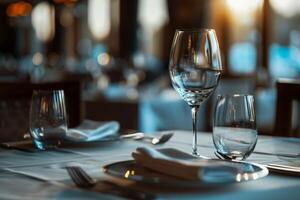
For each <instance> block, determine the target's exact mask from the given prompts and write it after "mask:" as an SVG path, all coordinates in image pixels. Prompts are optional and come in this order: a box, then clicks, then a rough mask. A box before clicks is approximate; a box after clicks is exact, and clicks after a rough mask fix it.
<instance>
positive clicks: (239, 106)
mask: <svg viewBox="0 0 300 200" xmlns="http://www.w3.org/2000/svg"><path fill="white" fill-rule="evenodd" d="M213 142H214V145H215V148H216V155H217V156H218V157H221V158H224V159H231V160H244V159H246V158H247V157H248V156H249V155H250V154H251V153H252V152H253V150H254V147H255V145H256V142H257V130H256V120H255V111H254V98H253V96H252V95H238V94H237V95H225V96H218V99H217V103H216V107H215V113H214V123H213Z"/></svg>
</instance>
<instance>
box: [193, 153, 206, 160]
mask: <svg viewBox="0 0 300 200" xmlns="http://www.w3.org/2000/svg"><path fill="white" fill-rule="evenodd" d="M192 155H193V156H194V157H197V158H200V159H205V160H207V159H210V158H209V157H206V156H203V155H200V154H199V153H198V152H193V153H192Z"/></svg>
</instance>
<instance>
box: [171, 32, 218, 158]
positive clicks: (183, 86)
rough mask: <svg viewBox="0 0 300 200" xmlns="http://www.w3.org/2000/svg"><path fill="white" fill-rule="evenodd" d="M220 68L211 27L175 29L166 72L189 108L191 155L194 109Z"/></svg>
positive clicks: (211, 88)
mask: <svg viewBox="0 0 300 200" xmlns="http://www.w3.org/2000/svg"><path fill="white" fill-rule="evenodd" d="M221 70H222V63H221V56H220V50H219V45H218V41H217V37H216V34H215V31H214V30H213V29H194V30H177V31H176V32H175V35H174V39H173V44H172V48H171V53H170V63H169V72H170V77H171V81H172V85H173V87H174V89H175V90H176V91H177V92H178V93H179V95H180V96H181V98H182V99H183V100H184V101H186V102H187V104H188V105H189V106H190V107H191V111H192V119H193V152H192V154H193V155H197V156H198V155H199V154H198V151H197V134H196V133H197V130H196V126H197V124H196V122H197V112H198V110H199V106H200V104H201V103H202V102H203V101H205V100H206V99H207V98H208V97H209V96H210V95H211V94H212V93H213V91H214V90H215V88H216V87H217V85H218V83H219V79H220V75H221Z"/></svg>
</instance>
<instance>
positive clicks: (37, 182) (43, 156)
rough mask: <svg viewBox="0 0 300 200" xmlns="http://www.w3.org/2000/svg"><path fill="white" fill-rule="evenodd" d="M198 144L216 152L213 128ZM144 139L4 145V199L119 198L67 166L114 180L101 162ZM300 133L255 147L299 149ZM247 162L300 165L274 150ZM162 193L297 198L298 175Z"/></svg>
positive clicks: (0, 175) (0, 191)
mask: <svg viewBox="0 0 300 200" xmlns="http://www.w3.org/2000/svg"><path fill="white" fill-rule="evenodd" d="M174 133H175V134H174V136H173V137H172V138H171V140H170V141H169V142H167V143H165V144H163V145H159V146H155V147H158V148H163V147H171V148H178V149H181V150H183V151H186V152H190V151H191V140H192V133H191V132H190V131H179V130H176V131H174ZM198 140H199V150H200V152H201V153H202V154H203V155H206V156H209V157H214V154H213V150H214V149H213V143H212V139H211V133H202V132H201V133H199V139H198ZM145 145H148V144H146V143H144V142H141V141H133V140H122V141H114V142H106V143H95V144H91V145H89V144H87V145H77V146H76V145H72V146H69V147H64V148H60V149H58V150H55V151H40V152H34V153H30V152H23V151H19V150H4V149H0V199H119V197H116V196H111V195H106V194H102V193H98V192H95V191H89V190H83V189H78V188H76V187H72V182H71V180H70V178H69V176H68V174H67V172H66V170H65V169H64V167H65V166H69V165H79V166H81V167H82V168H84V169H85V170H86V171H87V172H88V173H89V174H90V175H91V176H92V177H95V178H99V179H107V180H111V177H110V176H108V175H106V174H104V173H103V172H102V170H101V167H102V166H103V165H106V164H109V163H112V162H116V161H122V160H128V159H131V152H133V151H134V150H135V149H136V148H137V147H138V146H145ZM299 145H300V139H299V138H280V137H266V136H265V137H264V136H260V137H259V141H258V144H257V147H256V149H255V150H256V151H265V152H273V153H274V152H276V151H280V152H282V153H298V152H299V148H298V147H299ZM248 161H249V162H257V163H261V164H264V163H266V162H272V163H279V164H284V163H286V162H290V163H292V164H294V165H298V166H300V159H299V158H298V159H295V158H294V159H290V158H289V159H288V158H283V159H282V158H279V157H277V156H272V155H261V154H255V153H254V154H252V155H251V156H250V157H249V159H248ZM155 196H156V197H157V198H159V199H299V196H300V179H299V177H292V176H286V175H279V174H272V173H271V174H269V175H268V176H267V177H264V178H262V179H259V180H255V181H249V182H243V183H239V184H233V185H228V186H226V185H224V186H223V187H220V188H214V189H213V190H206V189H203V188H199V189H197V190H193V191H185V190H184V189H183V190H174V189H171V190H167V191H165V190H162V191H157V192H156V193H155Z"/></svg>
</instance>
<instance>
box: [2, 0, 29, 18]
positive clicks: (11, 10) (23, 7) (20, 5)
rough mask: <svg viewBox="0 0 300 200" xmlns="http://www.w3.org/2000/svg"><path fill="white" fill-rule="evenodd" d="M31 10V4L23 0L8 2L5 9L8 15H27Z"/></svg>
mask: <svg viewBox="0 0 300 200" xmlns="http://www.w3.org/2000/svg"><path fill="white" fill-rule="evenodd" d="M31 10H32V6H31V5H30V4H29V3H27V2H24V1H20V2H17V3H12V4H10V5H9V6H8V7H7V9H6V14H7V16H9V17H20V16H26V15H28V14H29V13H30V12H31Z"/></svg>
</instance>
